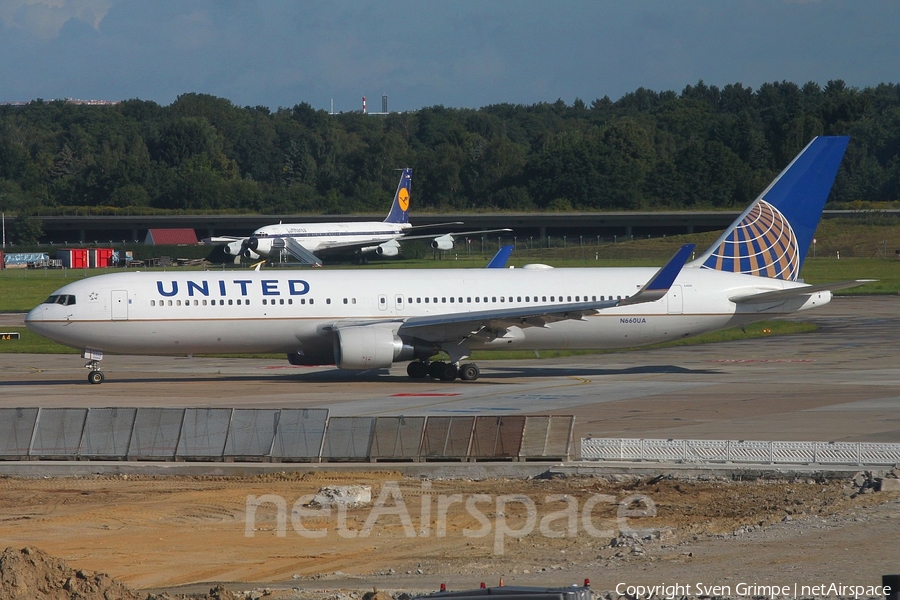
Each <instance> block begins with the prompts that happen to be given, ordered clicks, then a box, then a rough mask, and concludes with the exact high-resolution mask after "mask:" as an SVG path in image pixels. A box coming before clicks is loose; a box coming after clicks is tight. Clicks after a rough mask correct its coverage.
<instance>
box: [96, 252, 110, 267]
mask: <svg viewBox="0 0 900 600" xmlns="http://www.w3.org/2000/svg"><path fill="white" fill-rule="evenodd" d="M112 255H113V249H112V248H97V266H98V267H100V268H105V267H109V266H111V265H112Z"/></svg>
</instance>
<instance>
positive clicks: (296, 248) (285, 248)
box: [203, 168, 509, 265]
mask: <svg viewBox="0 0 900 600" xmlns="http://www.w3.org/2000/svg"><path fill="white" fill-rule="evenodd" d="M411 188H412V169H410V168H405V169H403V172H402V173H401V175H400V183H399V184H398V185H397V191H396V193H395V194H394V202H393V204H391V210H390V212H389V213H388V216H387V218H385V220H384V221H364V222H350V221H341V222H336V223H279V224H278V225H266V226H265V227H260V228H259V229H257V230H256V231H254V232H253V235H251V236H250V237H246V238H240V237H227V236H222V237H212V238H208V239H206V240H203V241H204V242H207V243H211V244H224V251H225V254H227V255H229V256H235V257H237V256H245V257H247V258H251V259H256V258H260V257H266V258H270V257H273V256H275V255H278V254H279V253H281V252H285V253H287V254H290V255H291V256H293V257H294V258H295V259H297V260H298V261H300V262H301V263H304V264H311V265H321V264H322V261H321V257H323V256H325V255H328V254H347V253H359V254H365V253H368V252H374V253H376V254H378V255H381V256H397V255H398V254H399V253H400V242H401V241H407V240H417V239H431V240H432V242H431V245H432V247H434V248H437V249H440V250H450V249H452V248H453V241H454V236H460V235H467V234H474V233H492V232H495V231H509V230H508V229H503V230H496V229H494V230H486V231H466V232H461V233H452V234H450V233H438V234H424V235H415V236H411V235H409V234H410V233H412V232H414V231H421V230H423V229H433V228H435V227H442V226H448V225H459V224H460V223H458V222H455V223H443V224H436V225H422V226H419V227H413V226H412V225H410V223H409V199H410V192H411Z"/></svg>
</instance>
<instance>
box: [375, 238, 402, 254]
mask: <svg viewBox="0 0 900 600" xmlns="http://www.w3.org/2000/svg"><path fill="white" fill-rule="evenodd" d="M375 254H377V255H378V256H397V255H398V254H400V242H398V241H397V240H388V241H386V242H384V243H383V244H381V245H380V246H378V247H377V248H375Z"/></svg>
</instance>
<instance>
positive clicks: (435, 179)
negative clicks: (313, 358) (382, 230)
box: [0, 81, 900, 215]
mask: <svg viewBox="0 0 900 600" xmlns="http://www.w3.org/2000/svg"><path fill="white" fill-rule="evenodd" d="M822 134H825V135H850V136H852V140H851V143H850V146H849V148H848V150H847V155H846V156H845V158H844V161H843V163H842V165H841V170H840V173H839V175H838V178H837V181H836V183H835V187H834V189H833V191H832V196H831V199H830V200H831V202H832V205H831V206H852V205H857V206H860V205H861V203H868V202H886V201H890V202H893V201H896V200H898V199H900V85H897V84H880V85H878V86H876V87H867V88H864V89H858V88H853V87H848V86H846V85H845V84H844V82H842V81H829V82H828V83H827V85H825V86H824V88H823V87H821V86H820V85H818V84H816V83H813V82H810V83H806V84H805V85H803V86H799V85H797V84H794V83H790V82H780V83H767V84H764V85H762V86H760V87H759V88H758V89H756V90H754V89H751V88H749V87H745V86H743V85H742V84H739V83H737V84H732V85H727V86H725V87H724V88H721V89H719V88H717V87H715V86H708V85H705V84H704V83H703V82H702V81H701V82H698V83H697V84H696V85H688V86H687V87H685V88H684V89H683V90H682V91H681V93H676V92H674V91H663V92H655V91H651V90H647V89H644V88H640V89H638V90H636V91H634V92H632V93H629V94H626V95H625V96H623V97H622V98H620V99H618V100H616V101H613V100H611V99H610V98H608V97H604V98H600V99H597V100H594V101H593V102H591V103H590V105H588V104H586V103H585V102H583V101H581V100H575V102H573V103H572V104H571V105H568V104H566V103H565V102H563V101H562V100H559V101H557V102H554V103H540V104H534V105H527V106H526V105H514V104H497V105H492V106H486V107H484V108H480V109H457V108H446V107H443V106H433V107H429V108H423V109H421V110H418V111H414V112H406V113H392V114H389V115H377V116H376V115H364V114H362V113H360V112H349V113H341V114H335V115H332V114H329V113H328V112H326V111H323V110H315V109H313V108H312V107H311V106H310V105H309V104H307V103H300V104H297V105H296V106H294V107H292V108H279V109H278V110H270V109H268V108H266V107H260V106H257V107H239V106H235V105H234V104H233V103H231V102H230V101H229V100H227V99H224V98H218V97H215V96H210V95H204V94H194V93H190V94H184V95H182V96H180V97H179V98H178V99H177V100H176V101H175V102H173V103H172V104H171V105H169V106H161V105H159V104H157V103H155V102H150V101H143V100H127V101H124V102H121V103H119V104H116V105H112V106H86V105H78V104H71V103H67V102H65V101H51V102H44V101H41V100H36V101H33V102H29V103H28V104H26V105H23V106H0V209H2V210H3V211H5V212H6V213H12V214H19V215H41V214H59V213H63V214H65V213H67V212H73V211H74V210H75V209H76V208H77V209H78V211H79V212H82V213H83V212H84V211H94V212H97V213H104V214H115V212H116V211H121V212H123V213H135V212H138V211H159V210H177V211H188V212H206V211H219V212H234V211H238V212H242V211H243V212H258V213H263V214H280V213H301V212H319V213H333V214H340V213H350V212H374V213H380V212H385V213H386V212H387V208H388V204H389V202H390V197H391V195H392V194H393V191H394V189H395V188H396V185H397V181H398V175H399V173H398V171H397V169H399V168H401V167H406V166H410V167H413V169H414V172H413V194H412V210H413V212H414V213H415V211H426V210H427V211H479V210H519V211H535V210H537V211H544V210H549V211H562V210H631V209H645V210H653V209H662V208H665V209H673V208H674V209H677V208H695V209H696V208H718V207H723V208H724V207H740V206H743V205H745V204H746V203H748V202H749V201H750V200H752V199H753V198H754V197H756V195H757V194H758V193H759V192H760V191H761V190H762V189H763V188H764V187H765V185H766V184H767V183H768V182H769V181H770V180H771V179H772V177H773V176H774V175H776V174H777V173H778V172H779V171H780V170H781V169H782V168H783V167H785V166H786V165H787V163H788V162H789V161H790V160H791V158H793V156H794V155H795V154H796V153H797V152H798V151H799V150H800V149H801V148H802V147H803V146H804V145H805V144H806V143H807V142H809V140H810V139H811V138H812V137H814V136H816V135H822ZM854 203H855V204H854Z"/></svg>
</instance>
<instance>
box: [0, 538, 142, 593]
mask: <svg viewBox="0 0 900 600" xmlns="http://www.w3.org/2000/svg"><path fill="white" fill-rule="evenodd" d="M143 597H144V596H140V595H138V594H137V593H136V592H134V591H132V590H130V589H128V588H127V587H125V586H124V585H122V584H121V583H119V582H118V581H116V580H114V579H113V578H111V577H110V576H109V575H106V574H105V573H94V572H92V571H85V570H83V569H73V568H71V567H69V565H67V564H66V562H65V561H62V560H59V559H58V558H54V557H52V556H50V555H49V554H47V553H46V552H43V551H41V550H38V549H36V548H22V549H21V550H19V549H16V548H7V549H6V550H4V551H3V553H2V554H0V598H4V599H9V600H19V599H21V600H45V599H46V600H76V599H77V600H140V599H141V598H143Z"/></svg>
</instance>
